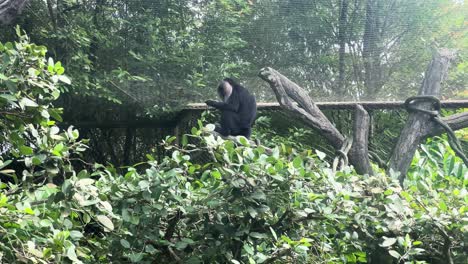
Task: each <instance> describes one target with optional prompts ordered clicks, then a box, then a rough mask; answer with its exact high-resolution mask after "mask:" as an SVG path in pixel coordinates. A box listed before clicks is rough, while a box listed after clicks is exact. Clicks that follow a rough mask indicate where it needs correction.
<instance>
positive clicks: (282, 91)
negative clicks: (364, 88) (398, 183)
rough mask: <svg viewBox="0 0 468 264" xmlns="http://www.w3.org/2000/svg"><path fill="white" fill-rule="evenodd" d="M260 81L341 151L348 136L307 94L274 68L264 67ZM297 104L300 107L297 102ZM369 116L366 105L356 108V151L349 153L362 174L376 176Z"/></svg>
mask: <svg viewBox="0 0 468 264" xmlns="http://www.w3.org/2000/svg"><path fill="white" fill-rule="evenodd" d="M259 76H260V78H262V79H263V80H265V81H266V82H268V83H269V84H270V87H271V88H272V89H273V91H274V93H275V95H276V98H277V100H278V102H279V103H280V105H281V106H282V107H283V108H285V109H287V110H289V111H291V112H292V113H295V114H299V115H300V116H301V117H302V118H303V119H304V120H305V121H306V123H307V124H309V125H310V126H312V127H313V128H315V129H317V130H318V131H319V132H320V133H321V134H322V135H323V136H324V137H325V138H326V139H327V140H328V142H330V144H331V145H332V146H333V147H334V148H335V150H340V149H341V148H342V146H343V144H344V143H345V137H344V136H343V135H342V134H341V133H340V132H339V131H338V130H337V129H336V127H335V126H334V125H333V124H332V123H331V122H330V121H329V120H328V119H327V117H326V116H325V115H324V114H323V113H322V111H320V109H319V108H318V107H317V105H316V104H315V103H314V102H313V101H312V99H311V98H310V97H309V95H308V94H307V92H306V91H304V89H302V88H301V87H299V86H298V85H297V84H295V83H294V82H292V81H290V80H289V79H288V78H286V77H285V76H283V75H282V74H281V73H279V72H277V71H275V70H274V69H272V68H264V69H262V70H261V71H260V73H259ZM293 101H295V102H297V105H296V104H295V103H294V102H293ZM368 133H369V115H368V113H367V112H366V110H364V108H363V107H362V106H360V105H359V106H357V107H356V117H355V125H354V140H355V142H353V146H352V147H353V149H352V152H350V153H349V154H348V157H349V160H350V161H351V164H352V165H353V166H354V168H355V169H356V171H357V172H358V173H359V174H373V171H372V168H371V166H370V161H369V157H368V138H367V137H368Z"/></svg>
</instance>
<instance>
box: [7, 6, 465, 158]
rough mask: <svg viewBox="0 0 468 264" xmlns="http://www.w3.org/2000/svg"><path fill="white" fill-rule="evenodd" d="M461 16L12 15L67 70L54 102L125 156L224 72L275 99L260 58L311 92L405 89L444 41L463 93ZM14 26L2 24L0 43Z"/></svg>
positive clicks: (394, 92)
mask: <svg viewBox="0 0 468 264" xmlns="http://www.w3.org/2000/svg"><path fill="white" fill-rule="evenodd" d="M467 17H468V3H466V1H463V0H425V1H423V0H333V1H329V0H281V1H279V0H214V1H213V0H182V1H180V0H178V1H174V0H161V1H151V0H132V1H128V0H112V1H109V0H94V1H93V0H90V1H88V0H86V1H85V0H75V1H62V0H51V1H43V0H30V1H27V2H26V4H25V6H24V8H23V10H22V13H21V15H18V16H17V17H16V19H15V20H14V23H15V24H18V25H19V28H20V29H21V30H24V31H25V32H26V33H27V34H28V35H29V37H30V39H31V41H32V42H34V43H37V44H39V45H45V46H46V47H47V48H48V55H49V56H51V57H53V58H54V59H55V61H57V60H58V61H61V62H62V65H64V67H65V69H66V72H65V74H67V76H69V77H70V79H71V80H72V82H71V84H70V85H67V86H65V87H63V88H62V89H63V92H65V93H64V95H62V96H61V97H60V99H59V101H58V102H57V103H56V105H57V106H60V107H63V108H64V111H65V112H64V120H65V121H66V124H75V125H77V126H81V127H82V128H85V130H84V131H85V132H83V136H85V137H86V136H89V137H90V138H91V139H92V140H93V138H94V140H95V142H96V144H95V145H96V148H98V146H100V145H103V146H105V145H106V144H108V145H113V144H112V142H113V141H112V140H110V141H109V142H107V143H105V144H104V142H106V141H103V140H102V139H103V138H113V137H115V140H116V142H117V141H118V142H120V143H119V144H117V145H119V146H120V147H118V148H116V149H115V150H114V149H113V150H111V149H108V150H106V151H105V153H104V154H99V153H94V154H95V155H97V156H99V155H101V156H102V155H104V156H106V157H107V156H109V155H110V156H112V155H116V156H119V155H120V156H119V158H115V157H114V158H112V157H111V158H110V159H114V160H116V159H117V160H119V159H122V161H129V160H132V158H130V157H129V155H130V154H129V153H130V152H129V150H125V149H126V148H125V145H126V144H127V145H132V143H134V144H135V145H137V146H134V148H136V149H134V150H133V152H134V153H140V151H139V150H138V149H139V148H142V149H144V148H150V146H153V145H155V144H154V142H156V141H152V142H153V143H151V142H150V141H151V140H156V139H158V140H159V139H161V138H163V137H164V136H165V135H168V134H173V133H174V128H175V127H176V126H178V127H179V129H181V125H180V124H176V123H177V122H178V121H177V117H178V113H179V112H178V111H179V110H180V109H181V108H184V107H185V106H186V105H187V103H197V102H204V101H205V100H206V99H209V98H214V97H216V92H215V89H214V88H215V87H216V85H217V83H218V81H219V80H220V79H222V78H223V77H227V76H234V77H235V78H237V79H238V80H240V82H241V83H242V84H243V85H245V86H246V87H247V88H248V89H249V90H251V91H252V92H253V93H254V94H255V96H256V97H257V101H258V102H271V101H276V99H275V97H274V95H273V93H272V90H271V89H270V88H269V87H268V85H267V84H266V83H265V82H264V81H262V80H261V79H260V78H258V77H257V74H258V72H259V70H260V69H261V68H263V67H267V66H268V67H272V68H274V69H276V70H278V71H279V72H281V73H282V74H283V75H285V76H287V77H288V78H289V79H291V80H292V81H294V82H296V83H297V84H299V85H300V86H301V87H303V88H305V89H306V90H307V92H308V93H309V94H310V96H311V97H312V98H313V100H314V101H362V100H368V101H369V100H370V101H391V100H404V99H405V98H407V97H409V96H412V95H415V94H417V91H418V88H419V87H420V84H421V81H422V79H423V77H424V71H425V69H426V66H427V64H428V63H429V62H430V60H431V56H432V54H433V53H434V50H436V49H438V48H442V47H445V48H450V49H455V50H457V51H458V52H457V54H458V56H457V59H456V60H454V61H453V62H452V67H451V69H450V71H449V76H448V77H447V79H446V80H445V82H444V83H443V87H442V99H466V98H468V87H467V85H468V71H467V69H468V46H467V45H468V24H467V23H468V22H467ZM15 34H16V32H15V28H14V27H12V26H11V25H8V26H4V25H3V26H0V41H1V42H3V43H4V42H6V41H13V40H15V39H16V38H17V37H16V36H15ZM389 111H390V110H389ZM392 111H393V110H392ZM344 112H346V111H344ZM383 112H385V111H383ZM397 112H398V114H397ZM196 113H198V112H197V111H196ZM275 113H276V112H274V113H273V112H272V113H270V115H272V116H274V117H278V116H282V115H280V114H275ZM400 113H402V111H395V112H392V113H391V114H389V115H386V116H387V117H385V118H386V119H385V120H380V121H379V120H377V117H378V116H385V115H380V114H379V115H376V117H375V118H376V121H375V122H374V126H375V131H378V132H376V133H374V134H373V135H374V138H375V139H373V140H374V143H372V142H371V144H380V145H381V147H382V146H383V147H384V148H383V149H385V148H387V147H388V148H390V147H391V144H390V143H391V142H393V140H394V138H395V137H396V136H397V135H398V131H397V130H395V131H394V129H395V126H393V119H394V118H395V119H398V118H400ZM264 114H265V115H268V114H267V113H264ZM329 115H330V116H331V117H332V120H333V122H334V123H335V124H337V125H338V126H340V124H349V123H350V120H352V119H350V114H349V113H348V114H343V111H339V112H337V113H332V112H330V113H329ZM195 116H196V114H195ZM388 116H391V118H389V117H388ZM150 117H156V118H155V119H151V118H150ZM286 120H294V123H291V121H289V123H287V124H288V125H286V127H288V128H290V127H301V126H303V124H301V121H300V120H295V119H289V118H286ZM282 122H283V121H281V120H279V119H277V118H273V119H272V121H271V123H272V124H273V125H272V126H271V128H273V129H277V130H278V131H281V129H282V128H284V127H285V126H283V125H281V124H282ZM398 122H399V121H398ZM155 123H157V124H155ZM385 125H386V126H387V127H386V128H384V127H382V128H380V129H381V131H379V130H378V128H379V127H380V126H385ZM388 126H392V127H388ZM187 127H190V126H189V125H188V126H187ZM259 128H260V127H259ZM338 128H339V129H345V131H344V132H345V133H346V129H347V128H344V127H338ZM316 137H317V135H313V136H311V138H310V139H308V140H309V141H316V140H315V138H316ZM381 137H386V138H385V139H384V138H381ZM137 138H139V139H137ZM106 140H107V139H106ZM305 140H306V139H305ZM306 141H307V140H306ZM138 142H140V143H138ZM101 143H102V144H101ZM122 146H123V147H122ZM101 147H102V146H101ZM381 149H382V148H381ZM96 151H98V150H97V149H96ZM103 151H104V150H103ZM107 151H111V152H107ZM112 151H114V152H116V153H117V154H112ZM382 151H383V150H382ZM384 152H388V150H385V151H384ZM94 154H93V155H94ZM382 155H383V156H385V155H387V154H386V153H382ZM110 156H109V157H110ZM98 159H101V160H102V159H103V158H102V157H101V158H98ZM119 162H120V161H119Z"/></svg>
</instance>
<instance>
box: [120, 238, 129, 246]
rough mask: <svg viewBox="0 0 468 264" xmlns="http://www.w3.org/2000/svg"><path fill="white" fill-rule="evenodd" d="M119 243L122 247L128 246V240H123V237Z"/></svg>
mask: <svg viewBox="0 0 468 264" xmlns="http://www.w3.org/2000/svg"><path fill="white" fill-rule="evenodd" d="M120 244H121V245H122V247H124V248H130V242H128V241H127V240H125V239H120Z"/></svg>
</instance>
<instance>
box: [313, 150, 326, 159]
mask: <svg viewBox="0 0 468 264" xmlns="http://www.w3.org/2000/svg"><path fill="white" fill-rule="evenodd" d="M315 153H316V154H317V157H318V158H319V159H321V160H324V159H325V157H326V156H327V154H325V153H324V152H322V151H320V150H317V149H316V150H315Z"/></svg>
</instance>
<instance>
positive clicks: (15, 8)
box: [0, 0, 28, 24]
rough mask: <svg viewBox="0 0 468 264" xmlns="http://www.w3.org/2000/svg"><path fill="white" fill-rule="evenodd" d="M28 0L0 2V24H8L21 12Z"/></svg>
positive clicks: (5, 0) (1, 0)
mask: <svg viewBox="0 0 468 264" xmlns="http://www.w3.org/2000/svg"><path fill="white" fill-rule="evenodd" d="M27 1H28V0H0V24H9V23H11V21H13V19H15V18H16V16H17V15H18V14H20V13H21V11H22V10H23V8H24V6H25V4H26V2H27Z"/></svg>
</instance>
